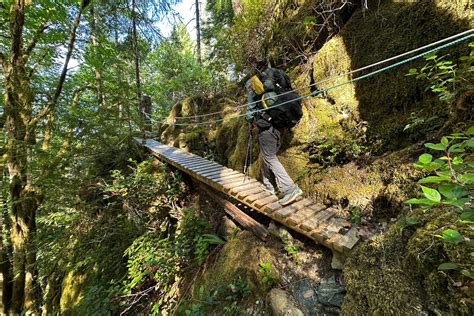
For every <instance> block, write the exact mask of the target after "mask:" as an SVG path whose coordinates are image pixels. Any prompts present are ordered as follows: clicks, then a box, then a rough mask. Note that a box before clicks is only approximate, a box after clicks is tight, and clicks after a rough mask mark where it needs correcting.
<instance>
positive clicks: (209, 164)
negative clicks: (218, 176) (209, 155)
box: [189, 161, 225, 172]
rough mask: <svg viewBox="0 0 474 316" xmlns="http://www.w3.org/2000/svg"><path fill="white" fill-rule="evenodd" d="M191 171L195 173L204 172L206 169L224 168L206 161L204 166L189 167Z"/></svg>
mask: <svg viewBox="0 0 474 316" xmlns="http://www.w3.org/2000/svg"><path fill="white" fill-rule="evenodd" d="M189 167H190V168H189V169H191V170H193V171H195V172H197V171H203V170H206V169H209V168H216V167H220V168H225V167H224V166H221V165H219V164H212V163H209V161H207V162H206V163H205V164H199V165H197V166H189Z"/></svg>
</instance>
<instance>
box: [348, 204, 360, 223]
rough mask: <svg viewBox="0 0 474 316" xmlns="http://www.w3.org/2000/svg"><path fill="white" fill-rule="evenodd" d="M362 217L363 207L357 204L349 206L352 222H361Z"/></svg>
mask: <svg viewBox="0 0 474 316" xmlns="http://www.w3.org/2000/svg"><path fill="white" fill-rule="evenodd" d="M361 218H362V210H361V208H360V207H357V206H350V207H349V221H350V222H351V223H360V220H361Z"/></svg>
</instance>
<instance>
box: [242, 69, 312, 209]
mask: <svg viewBox="0 0 474 316" xmlns="http://www.w3.org/2000/svg"><path fill="white" fill-rule="evenodd" d="M275 74H279V80H274V77H275ZM260 78H261V79H262V80H260ZM260 78H259V77H258V76H253V77H252V78H250V79H249V80H248V81H247V82H246V84H245V86H246V88H247V92H248V103H249V104H248V105H247V112H246V117H245V118H246V120H247V122H249V124H251V125H252V127H255V126H256V127H258V131H259V132H258V143H259V148H260V153H261V157H262V178H263V189H264V190H265V191H267V192H269V193H271V194H275V193H276V190H275V189H277V190H279V191H280V193H282V194H283V197H282V198H281V199H280V200H279V203H280V204H281V205H288V204H290V203H292V202H294V201H296V199H297V198H298V197H300V196H302V195H303V191H301V189H300V188H299V187H298V185H296V184H295V183H294V182H293V180H292V179H291V178H290V176H289V175H288V173H287V172H286V170H285V168H284V167H283V166H282V164H281V163H280V161H279V160H278V158H277V152H278V150H279V149H280V145H281V132H280V130H279V128H281V127H293V126H294V124H296V122H297V120H299V118H301V115H302V113H301V114H298V115H299V117H298V118H297V119H296V122H293V123H292V122H289V123H286V124H285V123H283V124H281V123H280V124H276V123H277V122H279V121H281V120H278V118H276V117H271V116H270V114H269V113H267V111H259V110H261V109H264V108H267V107H272V106H274V105H275V102H277V100H278V98H279V97H278V96H277V94H279V93H281V92H282V91H283V90H285V89H284V88H286V90H287V91H289V90H293V89H292V88H291V84H290V82H289V79H288V77H287V76H286V74H284V72H283V71H282V70H279V69H275V68H269V69H267V70H265V71H264V72H263V73H262V74H261V76H260ZM262 81H263V83H262ZM275 81H276V82H275ZM280 88H281V89H280ZM282 98H283V96H282ZM299 104H300V111H301V101H299ZM270 113H271V112H270ZM298 115H297V116H298ZM272 118H275V119H274V120H272ZM274 125H275V126H274Z"/></svg>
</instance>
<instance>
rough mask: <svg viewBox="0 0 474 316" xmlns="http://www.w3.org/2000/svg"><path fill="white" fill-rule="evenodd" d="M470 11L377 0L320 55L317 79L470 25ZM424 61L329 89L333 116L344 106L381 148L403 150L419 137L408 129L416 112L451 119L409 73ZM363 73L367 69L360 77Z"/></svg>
mask: <svg viewBox="0 0 474 316" xmlns="http://www.w3.org/2000/svg"><path fill="white" fill-rule="evenodd" d="M469 14H470V12H469V10H466V9H465V8H464V5H462V4H461V2H459V1H448V0H436V1H435V0H420V1H416V2H413V1H411V2H409V1H406V2H405V3H403V1H393V2H391V1H382V3H381V4H379V3H378V1H372V2H371V3H369V10H368V11H366V12H361V11H358V12H356V13H355V14H354V15H353V16H352V17H351V19H350V20H349V22H348V23H347V24H346V25H345V26H344V28H343V29H342V31H341V32H340V33H339V34H338V35H336V36H335V37H334V38H332V39H331V40H330V41H329V42H328V43H327V44H326V45H324V47H323V48H322V49H321V50H320V51H319V52H318V53H317V54H316V55H315V58H314V61H313V69H314V72H313V76H314V78H315V81H318V80H321V79H324V78H327V77H331V76H334V75H338V74H342V73H346V72H348V71H350V70H353V69H357V68H360V67H363V66H366V65H369V64H371V63H374V62H376V61H379V60H383V59H385V58H388V57H391V56H393V55H396V54H398V53H402V52H404V51H407V50H409V49H413V48H416V47H420V46H422V45H425V44H427V43H430V42H434V41H436V40H438V39H440V38H444V37H447V36H450V35H453V34H456V33H458V32H460V31H462V30H467V29H470V28H472V27H473V26H474V22H473V20H472V18H469ZM439 21H443V23H439ZM372 30H373V31H372ZM379 30H384V31H382V32H381V31H379ZM463 50H465V45H458V46H453V47H451V48H449V49H446V50H443V51H442V53H443V54H446V53H452V54H454V55H459V54H460V52H461V51H463ZM423 63H424V62H423V61H422V60H419V61H416V62H411V63H409V64H407V65H403V66H401V67H398V68H396V69H393V70H389V71H387V72H384V73H383V74H379V75H376V76H375V77H372V78H368V79H364V80H361V81H357V82H354V83H351V84H347V85H344V86H342V87H339V88H337V89H333V90H330V91H328V93H327V97H328V98H329V99H332V100H333V102H334V104H333V106H332V109H331V110H330V111H331V112H332V115H337V113H338V111H339V112H340V111H341V110H344V111H347V112H349V113H350V114H351V115H353V116H354V118H355V120H356V121H367V122H368V126H369V128H368V131H367V133H368V138H369V139H370V140H371V147H372V148H373V149H374V150H376V151H380V152H381V151H384V150H386V149H396V148H400V147H402V146H405V145H406V144H407V143H409V142H411V141H413V139H412V137H411V136H412V135H410V133H408V132H403V128H404V126H405V125H406V124H407V123H408V121H409V119H410V114H411V112H414V111H416V112H418V114H417V115H419V116H421V117H423V118H424V119H429V118H433V117H438V120H437V121H431V123H430V124H431V125H432V124H438V125H442V121H443V119H442V118H443V117H444V119H446V117H447V114H448V113H447V108H446V106H445V105H444V104H442V103H441V102H440V101H439V100H437V98H436V97H435V96H434V95H432V94H430V93H424V88H425V86H426V83H425V82H421V81H419V80H416V79H415V78H411V77H410V78H407V77H406V76H405V74H406V73H407V72H408V69H409V68H412V67H416V66H419V65H421V64H423ZM371 70H374V69H371ZM361 74H364V73H359V74H356V75H355V76H358V75H361ZM349 79H351V78H350V77H347V76H346V77H341V78H338V79H336V80H334V81H330V82H327V83H324V84H322V85H321V86H320V87H318V88H327V87H329V86H332V85H334V84H339V83H341V82H344V81H347V80H349ZM431 128H432V127H431V126H424V127H423V128H422V129H421V130H420V129H418V130H417V131H416V134H417V135H416V137H417V138H418V139H419V138H421V137H423V136H425V135H426V133H427V132H429V131H430V130H431ZM423 129H425V130H423ZM347 136H349V137H350V135H347Z"/></svg>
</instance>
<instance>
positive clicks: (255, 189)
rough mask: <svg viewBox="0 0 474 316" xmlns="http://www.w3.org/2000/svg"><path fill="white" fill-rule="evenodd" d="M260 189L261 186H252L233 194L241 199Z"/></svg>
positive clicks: (260, 190) (258, 191)
mask: <svg viewBox="0 0 474 316" xmlns="http://www.w3.org/2000/svg"><path fill="white" fill-rule="evenodd" d="M262 191H263V189H262V188H261V186H254V187H253V188H251V189H248V190H245V191H240V192H238V193H236V194H234V196H236V197H237V198H238V199H242V200H243V199H244V198H246V197H247V196H249V195H252V194H257V193H260V192H262Z"/></svg>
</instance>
